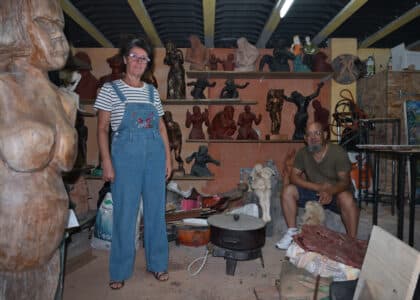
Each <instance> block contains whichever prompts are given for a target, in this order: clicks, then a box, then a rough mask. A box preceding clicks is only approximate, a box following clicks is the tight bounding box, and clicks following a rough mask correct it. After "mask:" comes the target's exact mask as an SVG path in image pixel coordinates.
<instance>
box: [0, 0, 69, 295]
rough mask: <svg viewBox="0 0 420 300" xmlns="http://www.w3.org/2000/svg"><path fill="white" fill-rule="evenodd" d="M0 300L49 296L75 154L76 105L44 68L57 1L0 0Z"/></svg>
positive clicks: (54, 60)
mask: <svg viewBox="0 0 420 300" xmlns="http://www.w3.org/2000/svg"><path fill="white" fill-rule="evenodd" d="M0 24H2V25H1V26H0V299H42V300H45V299H53V297H54V294H55V292H56V289H57V284H58V282H59V281H58V277H59V273H60V267H59V250H58V249H59V245H60V242H61V241H62V240H63V237H64V230H65V227H66V224H67V219H68V196H67V193H66V190H65V188H64V184H63V181H62V178H61V172H62V171H68V170H70V169H71V168H72V166H73V163H74V160H75V158H76V149H77V136H76V135H77V134H76V130H75V129H74V122H75V118H76V103H75V101H74V98H72V97H71V96H70V95H69V94H66V92H65V91H59V90H58V89H57V88H56V86H55V85H53V84H52V83H51V82H50V81H49V80H48V76H47V71H49V70H55V69H59V68H61V67H62V66H64V64H65V62H66V58H67V55H68V50H69V47H68V43H67V41H66V38H65V37H64V34H63V31H62V30H63V27H64V17H63V13H62V10H61V7H60V4H59V1H58V0H1V2H0Z"/></svg>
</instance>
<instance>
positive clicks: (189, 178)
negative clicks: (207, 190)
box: [171, 175, 214, 180]
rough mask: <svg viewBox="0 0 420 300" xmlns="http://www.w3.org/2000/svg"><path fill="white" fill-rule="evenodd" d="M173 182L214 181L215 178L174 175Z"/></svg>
mask: <svg viewBox="0 0 420 300" xmlns="http://www.w3.org/2000/svg"><path fill="white" fill-rule="evenodd" d="M171 179H172V180H214V177H213V176H200V177H199V176H192V175H184V176H179V175H174V176H172V177H171Z"/></svg>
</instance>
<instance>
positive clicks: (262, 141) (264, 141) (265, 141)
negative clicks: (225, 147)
mask: <svg viewBox="0 0 420 300" xmlns="http://www.w3.org/2000/svg"><path fill="white" fill-rule="evenodd" d="M186 142H187V143H231V144H232V143H233V144H238V143H247V144H259V143H281V144H287V143H289V144H296V143H303V142H304V140H301V141H296V140H287V139H278V140H269V141H267V140H192V139H187V140H186Z"/></svg>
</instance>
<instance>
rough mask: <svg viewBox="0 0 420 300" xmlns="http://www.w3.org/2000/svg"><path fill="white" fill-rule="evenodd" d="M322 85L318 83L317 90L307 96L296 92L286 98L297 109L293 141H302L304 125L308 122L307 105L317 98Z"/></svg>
mask: <svg viewBox="0 0 420 300" xmlns="http://www.w3.org/2000/svg"><path fill="white" fill-rule="evenodd" d="M323 85H324V83H323V82H320V83H318V88H317V90H316V91H315V92H314V93H313V94H311V95H309V96H303V95H302V94H301V93H299V92H298V91H293V92H292V94H291V96H290V97H286V101H287V102H291V103H294V104H295V105H296V107H297V111H296V114H295V117H294V124H295V132H294V133H293V140H303V138H304V135H305V128H306V123H307V122H308V106H309V103H311V101H312V100H313V99H314V98H316V97H318V95H319V92H320V90H321V87H322V86H323Z"/></svg>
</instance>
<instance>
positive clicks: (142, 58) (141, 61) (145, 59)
mask: <svg viewBox="0 0 420 300" xmlns="http://www.w3.org/2000/svg"><path fill="white" fill-rule="evenodd" d="M128 57H129V58H130V59H132V60H134V61H136V62H138V63H139V64H147V63H148V62H149V61H150V58H148V57H147V56H138V55H136V54H134V53H130V54H128Z"/></svg>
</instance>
